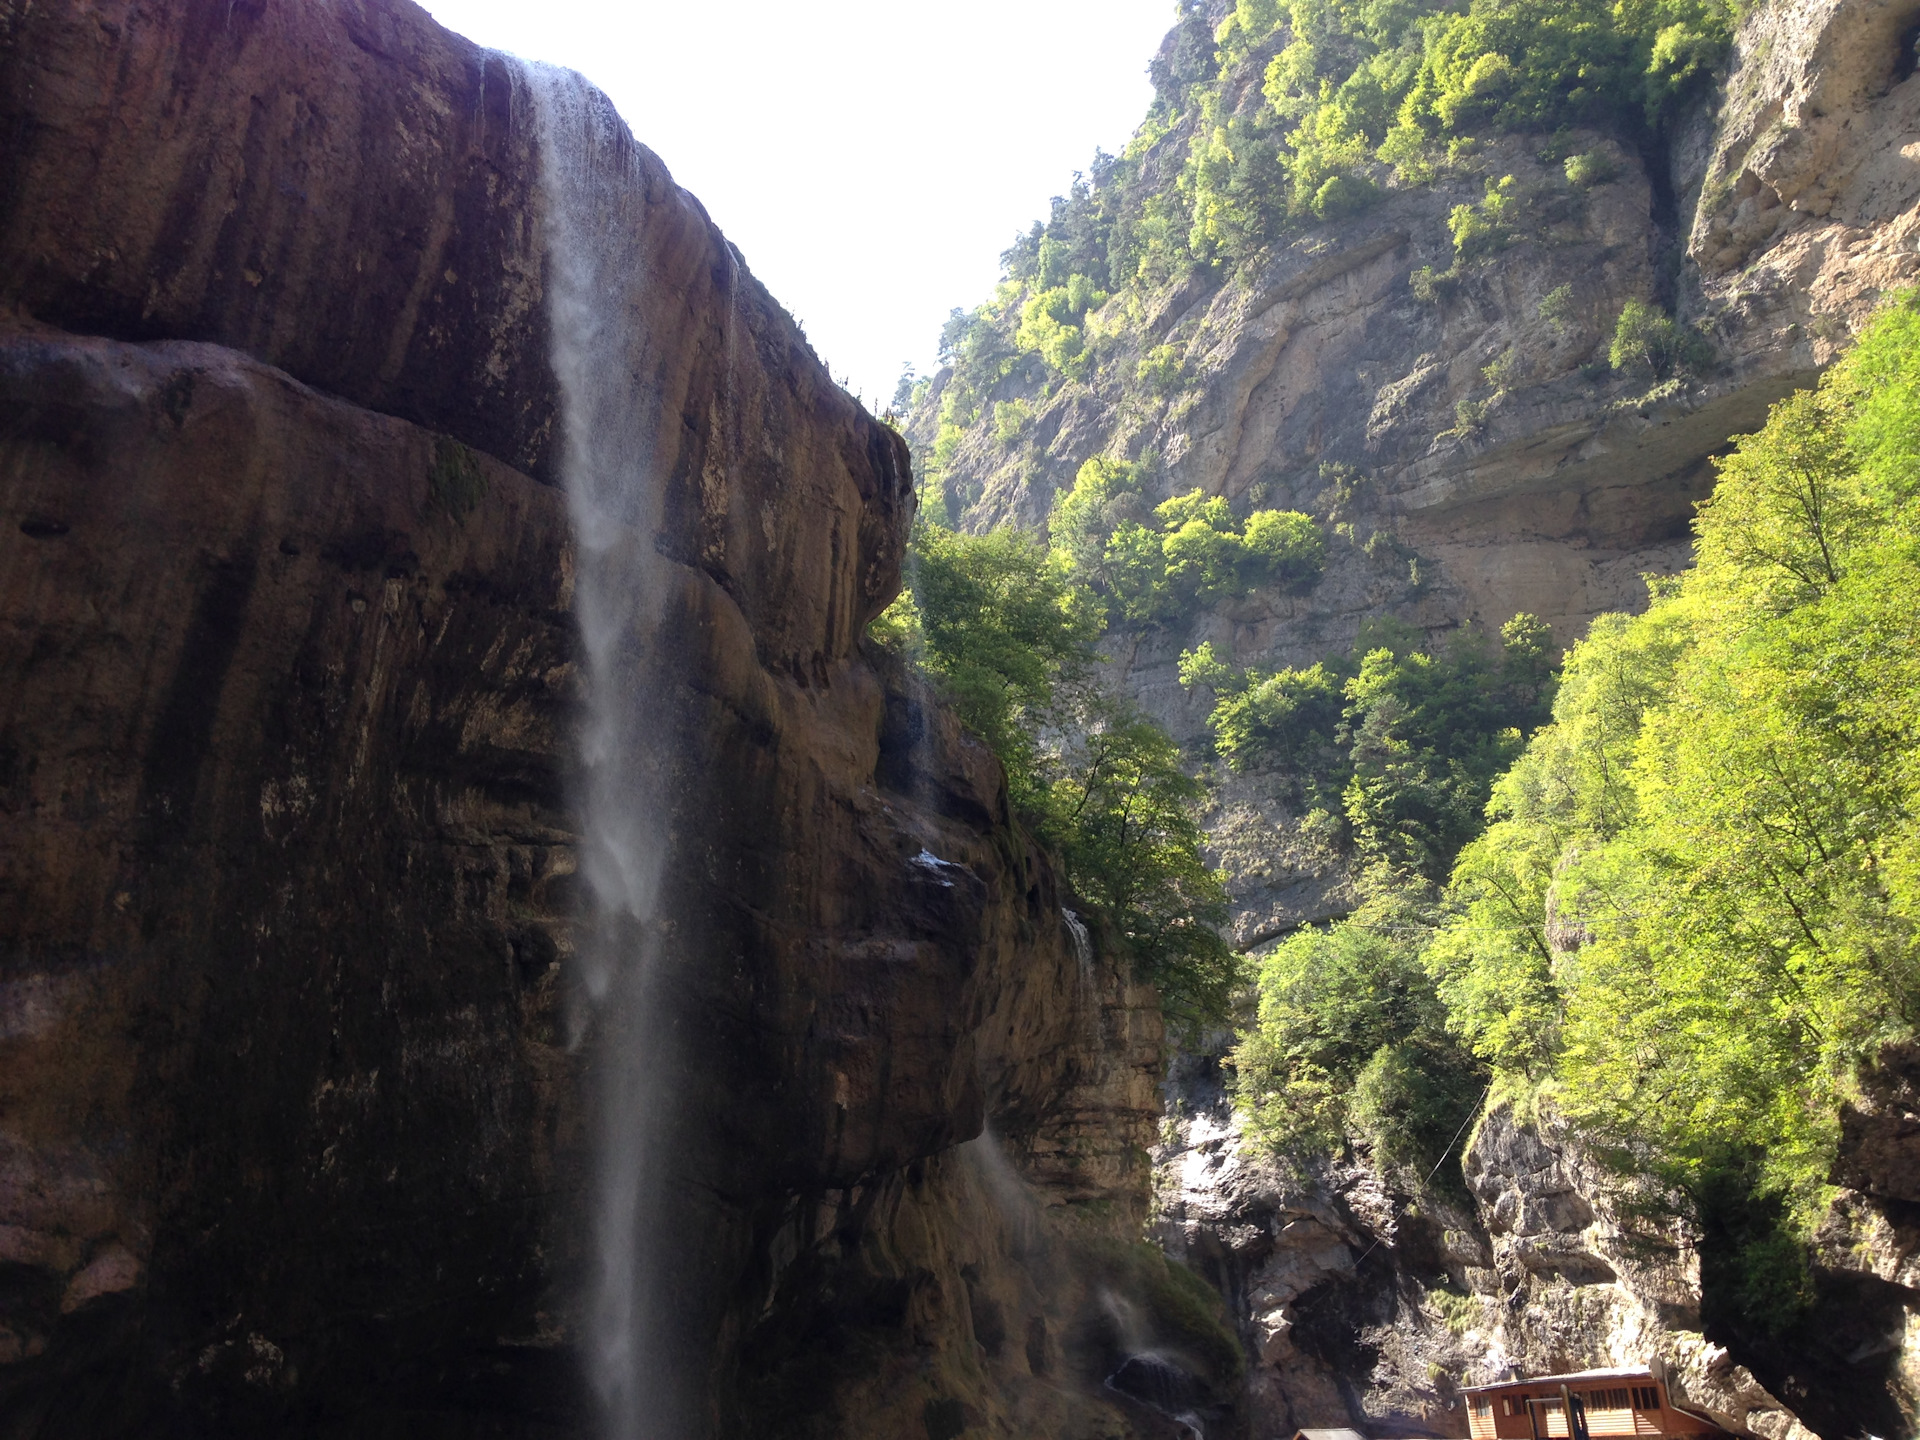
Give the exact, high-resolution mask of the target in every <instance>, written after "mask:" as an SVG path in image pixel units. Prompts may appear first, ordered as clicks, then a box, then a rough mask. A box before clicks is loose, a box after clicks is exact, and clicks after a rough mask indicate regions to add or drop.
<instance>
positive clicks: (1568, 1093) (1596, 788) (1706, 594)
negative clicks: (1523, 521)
mask: <svg viewBox="0 0 1920 1440" xmlns="http://www.w3.org/2000/svg"><path fill="white" fill-rule="evenodd" d="M1916 452H1920V307H1916V305H1915V304H1914V302H1913V301H1912V300H1911V299H1910V298H1907V299H1902V300H1901V301H1899V302H1897V303H1895V304H1894V305H1892V306H1891V307H1890V308H1889V309H1888V310H1887V311H1886V312H1885V313H1884V314H1883V315H1882V316H1880V317H1879V318H1878V319H1877V320H1876V321H1875V322H1874V323H1873V324H1872V325H1871V326H1870V327H1869V329H1868V330H1867V332H1866V333H1865V334H1864V335H1863V337H1862V340H1861V343H1860V345H1859V347H1858V348H1857V349H1856V350H1855V351H1854V352H1853V354H1852V355H1850V356H1849V357H1847V359H1845V360H1843V361H1842V362H1841V363H1840V364H1839V365H1837V366H1836V367H1835V368H1834V369H1833V370H1832V371H1830V372H1829V374H1828V376H1827V377H1826V379H1825V380H1823V381H1822V383H1821V385H1820V387H1819V389H1818V390H1817V391H1814V392H1811V393H1803V394H1801V395H1798V396H1795V397H1792V398H1791V399H1789V400H1787V401H1785V402H1782V403H1781V404H1780V405H1778V406H1776V407H1775V409H1774V411H1773V413H1772V415H1771V417H1770V418H1769V420H1768V423H1767V425H1766V426H1765V427H1764V428H1763V429H1762V430H1761V431H1759V432H1758V433H1757V434H1755V435H1752V436H1748V437H1745V438H1743V439H1742V440H1741V441H1740V442H1739V443H1738V444H1737V446H1736V448H1735V450H1734V452H1733V454H1731V455H1730V456H1728V457H1727V458H1726V459H1725V460H1724V461H1722V462H1721V465H1720V482H1719V485H1718V486H1717V488H1716V489H1715V492H1714V495H1713V498H1712V499H1711V501H1710V502H1708V503H1707V504H1706V505H1704V506H1703V507H1702V508H1701V513H1700V518H1699V521H1698V523H1697V533H1698V537H1699V543H1698V547H1697V551H1696V553H1697V558H1698V563H1697V565H1696V567H1695V569H1693V570H1692V571H1690V572H1689V573H1688V574H1686V575H1685V576H1683V577H1682V578H1681V579H1679V580H1678V581H1677V582H1674V583H1671V584H1667V585H1663V586H1659V587H1656V590H1655V594H1654V602H1653V606H1652V608H1651V609H1650V611H1649V612H1648V613H1647V614H1646V615H1644V616H1641V617H1638V618H1634V619H1627V618H1624V617H1615V618H1611V619H1605V620H1603V621H1600V622H1596V623H1595V625H1594V627H1593V630H1592V632H1591V633H1590V634H1589V636H1588V638H1587V639H1586V640H1585V641H1583V642H1582V643H1581V644H1580V645H1579V646H1577V647H1575V649H1574V651H1573V652H1572V654H1571V655H1570V656H1569V658H1568V663H1567V670H1566V680H1565V683H1564V684H1563V686H1562V689H1561V692H1560V696H1559V699H1558V702H1557V704H1556V707H1555V713H1554V723H1553V724H1552V725H1551V726H1550V727H1548V728H1547V729H1545V730H1543V731H1542V732H1541V733H1540V734H1539V735H1538V736H1536V737H1535V739H1534V740H1533V742H1532V743H1531V745H1530V746H1529V748H1528V750H1527V753H1526V754H1525V756H1524V757H1523V758H1522V759H1521V760H1520V761H1519V763H1518V764H1516V765H1515V767H1514V768H1513V770H1512V772H1511V773H1510V774H1509V775H1508V776H1507V777H1506V778H1505V779H1504V780H1503V781H1502V782H1501V784H1500V786H1499V789H1498V793H1497V795H1496V799H1495V822H1494V824H1493V825H1492V827H1491V828H1490V829H1489V830H1488V832H1487V834H1486V835H1485V836H1484V837H1483V838H1482V839H1481V840H1480V841H1478V842H1476V844H1475V845H1473V846H1472V847H1470V848H1469V849H1468V851H1467V852H1466V853H1465V854H1464V855H1463V857H1462V859H1461V862H1460V865H1459V867H1458V869H1457V871H1456V873H1455V876H1454V880H1453V884H1452V889H1451V893H1450V896H1449V902H1450V912H1451V918H1450V919H1449V921H1448V922H1447V924H1446V925H1445V926H1444V927H1443V928H1442V931H1441V933H1440V935H1439V937H1438V938H1437V939H1436V941H1435V942H1434V943H1433V945H1432V946H1430V947H1429V949H1428V952H1427V954H1428V965H1429V968H1430V969H1431V970H1432V972H1433V974H1434V975H1435V977H1436V981H1437V983H1438V985H1439V990H1440V994H1441V996H1442V998H1443V999H1444V1000H1445V1001H1446V1003H1447V1004H1448V1007H1449V1012H1450V1016H1451V1023H1452V1025H1453V1027H1454V1029H1455V1031H1456V1032H1457V1033H1459V1034H1461V1035H1462V1036H1463V1037H1464V1038H1465V1039H1466V1040H1467V1042H1468V1043H1469V1044H1470V1045H1471V1046H1472V1047H1473V1048H1474V1049H1475V1050H1476V1051H1477V1052H1478V1053H1479V1054H1481V1055H1482V1056H1483V1057H1485V1058H1486V1059H1487V1060H1488V1061H1489V1062H1490V1063H1492V1064H1493V1065H1495V1066H1496V1067H1497V1068H1499V1069H1501V1070H1502V1071H1506V1072H1511V1073H1513V1074H1515V1075H1517V1076H1520V1077H1531V1078H1534V1079H1538V1078H1542V1077H1545V1076H1547V1075H1551V1077H1552V1078H1553V1080H1554V1081H1555V1083H1556V1084H1557V1086H1558V1094H1559V1096H1560V1103H1561V1105H1562V1107H1563V1108H1564V1109H1565V1110H1566V1111H1567V1112H1568V1113H1569V1114H1570V1115H1571V1116H1573V1117H1574V1118H1575V1119H1576V1120H1577V1121H1578V1122H1580V1123H1581V1124H1583V1125H1584V1126H1585V1127H1587V1129H1588V1130H1589V1132H1590V1133H1591V1134H1593V1135H1595V1136H1597V1137H1600V1138H1602V1139H1603V1140H1607V1141H1610V1142H1612V1143H1617V1144H1618V1145H1620V1146H1621V1147H1623V1148H1628V1149H1631V1150H1632V1151H1633V1153H1635V1154H1636V1155H1637V1156H1638V1157H1639V1163H1642V1164H1649V1163H1650V1164H1653V1165H1655V1166H1656V1168H1659V1169H1661V1170H1662V1171H1663V1172H1664V1173H1665V1174H1667V1175H1668V1176H1669V1177H1670V1178H1672V1179H1673V1180H1674V1181H1675V1182H1676V1183H1679V1184H1681V1185H1683V1186H1686V1187H1688V1188H1689V1189H1690V1190H1692V1191H1693V1192H1694V1193H1697V1194H1698V1193H1705V1188H1706V1187H1709V1185H1710V1182H1711V1181H1712V1177H1714V1176H1715V1175H1719V1174H1723V1173H1726V1171H1727V1167H1728V1166H1729V1165H1733V1166H1735V1167H1736V1168H1740V1167H1746V1169H1747V1171H1749V1172H1750V1178H1751V1184H1752V1186H1754V1187H1757V1188H1758V1190H1759V1191H1760V1192H1761V1193H1762V1194H1763V1195H1773V1196H1776V1197H1779V1198H1780V1200H1781V1202H1782V1203H1783V1204H1785V1205H1787V1207H1788V1209H1789V1211H1790V1212H1791V1213H1793V1214H1795V1215H1797V1216H1798V1217H1799V1220H1800V1223H1807V1222H1809V1221H1810V1219H1811V1217H1812V1216H1813V1215H1814V1214H1815V1213H1816V1212H1817V1209H1818V1206H1819V1204H1820V1201H1821V1197H1822V1194H1823V1184H1824V1179H1825V1176H1826V1174H1827V1171H1828V1168H1829V1166H1830V1164H1831V1159H1832V1154H1833V1146H1834V1144H1835V1136H1836V1130H1837V1115H1838V1111H1839V1108H1840V1105H1841V1103H1842V1101H1843V1099H1844V1098H1845V1097H1846V1095H1847V1094H1848V1093H1849V1090H1850V1087H1851V1085H1852V1084H1853V1076H1854V1074H1855V1073H1856V1071H1857V1069H1858V1067H1859V1065H1860V1064H1861V1063H1862V1062H1863V1061H1864V1060H1866V1059H1867V1058H1870V1057H1871V1056H1872V1055H1873V1054H1874V1053H1875V1052H1876V1050H1877V1047H1878V1046H1879V1045H1880V1044H1882V1043H1883V1042H1885V1041H1886V1040H1888V1039H1890V1038H1894V1037H1900V1036H1906V1035H1909V1034H1911V1033H1912V1031H1913V1028H1914V1026H1915V1023H1916V1021H1920V947H1917V946H1916V935H1915V929H1914V927H1915V924H1916V920H1920V913H1917V912H1920V889H1916V884H1915V881H1916V878H1917V877H1916V870H1915V867H1914V865H1913V856H1914V855H1915V853H1916V846H1920V824H1916V816H1917V815H1920V766H1917V765H1916V762H1915V758H1914V757H1915V752H1916V749H1917V748H1920V744H1917V742H1920V619H1916V616H1915V614H1914V611H1913V607H1912V605H1911V603H1910V601H1909V600H1908V599H1907V598H1906V597H1908V596H1909V595H1911V594H1912V593H1914V587H1915V585H1916V584H1920V533H1917V531H1916V525H1915V514H1914V489H1915V482H1914V478H1913V477H1914V470H1913V467H1912V463H1911V462H1912V459H1913V457H1914V455H1915V454H1916ZM1743 1183H1745V1182H1743ZM1745 1243H1746V1242H1744V1241H1743V1242H1742V1244H1745ZM1766 1243H1767V1244H1772V1243H1773V1242H1771V1241H1768V1242H1766ZM1754 1247H1758V1248H1754ZM1748 1249H1750V1250H1751V1251H1752V1255H1753V1256H1757V1257H1760V1259H1765V1255H1764V1254H1763V1252H1764V1251H1765V1249H1766V1247H1765V1245H1763V1244H1762V1243H1761V1241H1759V1240H1755V1241H1754V1242H1753V1244H1752V1245H1751V1246H1748ZM1743 1253H1744V1252H1743ZM1769 1253H1770V1252H1769ZM1755 1263H1756V1264H1759V1263H1760V1262H1759V1260H1756V1261H1755ZM1769 1264H1771V1262H1769ZM1762 1269H1765V1270H1766V1273H1768V1274H1784V1273H1785V1272H1781V1271H1779V1270H1778V1267H1773V1268H1772V1269H1767V1267H1766V1266H1763V1267H1762ZM1756 1273H1759V1272H1756ZM1742 1283H1743V1284H1744V1283H1745V1282H1742ZM1759 1283H1760V1282H1759V1281H1758V1280H1756V1281H1755V1282H1754V1284H1756V1285H1758V1284H1759ZM1768 1283H1769V1284H1771V1283H1772V1282H1768ZM1782 1283H1785V1282H1784V1281H1783V1282H1782ZM1755 1293H1759V1292H1758V1291H1755Z"/></svg>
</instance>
